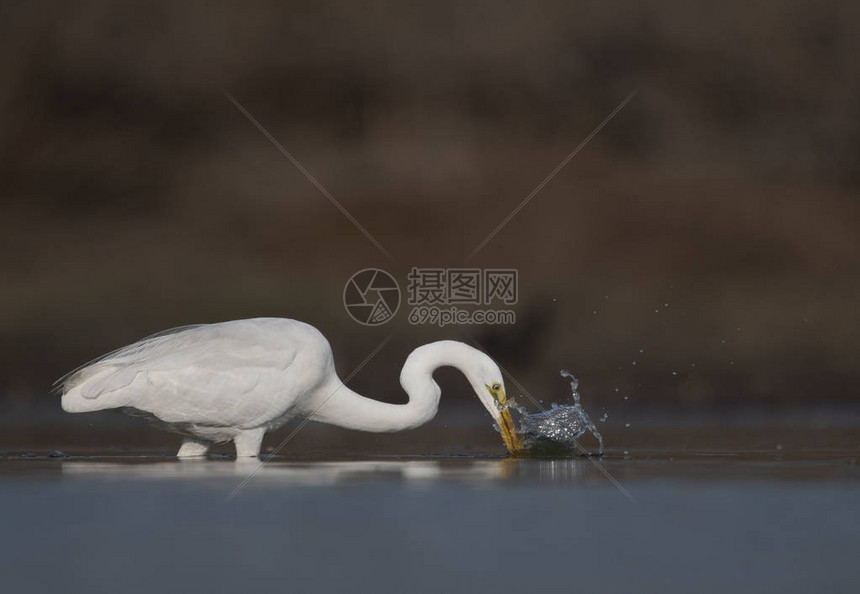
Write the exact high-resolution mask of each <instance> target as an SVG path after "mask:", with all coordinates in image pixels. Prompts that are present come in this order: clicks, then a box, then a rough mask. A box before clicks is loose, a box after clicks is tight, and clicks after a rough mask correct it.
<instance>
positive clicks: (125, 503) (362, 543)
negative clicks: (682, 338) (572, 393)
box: [0, 421, 860, 594]
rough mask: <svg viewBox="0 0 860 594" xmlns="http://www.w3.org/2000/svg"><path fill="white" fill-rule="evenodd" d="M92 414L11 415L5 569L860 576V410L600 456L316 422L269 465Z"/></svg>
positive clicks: (38, 583)
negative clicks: (557, 454) (62, 417)
mask: <svg viewBox="0 0 860 594" xmlns="http://www.w3.org/2000/svg"><path fill="white" fill-rule="evenodd" d="M12 425H13V423H12V422H11V421H10V429H11V428H12ZM639 425H642V423H638V424H637V426H639ZM15 426H20V425H15ZM130 427H135V426H130ZM85 429H86V431H87V433H80V434H71V433H62V432H54V433H52V432H50V431H47V432H45V431H42V432H41V433H39V434H38V435H36V436H35V437H34V436H31V435H29V434H26V433H21V432H19V433H14V432H13V431H11V430H10V431H6V432H5V433H4V434H3V435H2V436H0V518H1V519H2V520H0V575H2V584H3V590H2V591H4V592H57V591H71V592H110V593H115V592H133V593H134V592H142V593H153V592H169V591H180V590H184V591H189V592H197V591H209V592H252V591H261V590H263V589H266V590H273V591H294V592H314V591H321V592H344V591H353V592H398V593H400V592H408V593H413V592H417V593H422V592H428V593H430V592H432V593H433V594H439V593H440V592H490V591H492V592H577V591H581V592H660V593H663V592H719V593H724V592H809V591H822V592H857V591H858V589H860V564H858V563H857V556H858V553H860V465H858V459H860V431H858V429H857V427H856V424H854V423H847V424H846V423H843V426H838V424H836V423H834V424H831V426H830V427H826V426H817V427H799V426H783V427H770V428H761V427H755V426H741V425H735V426H732V427H724V426H698V427H688V428H681V429H678V428H677V427H675V429H674V430H672V431H669V430H667V429H665V428H660V429H655V428H651V429H641V428H640V429H638V432H637V429H636V428H635V427H634V428H631V429H630V430H627V431H621V430H617V431H615V432H614V433H613V432H612V431H608V432H607V433H608V435H607V443H608V444H609V447H608V449H607V455H606V456H604V457H603V458H602V459H599V460H589V459H586V458H577V459H567V460H510V459H507V458H505V457H503V456H502V451H501V450H500V444H499V442H498V437H497V436H496V435H495V434H493V433H492V432H491V431H488V430H487V428H486V427H479V428H476V427H462V428H457V427H453V426H451V427H445V426H444V425H442V426H439V425H437V426H436V427H435V428H434V427H431V428H429V429H427V430H425V431H424V432H422V431H421V430H419V431H416V432H409V433H404V434H400V435H397V434H395V435H391V436H372V435H367V434H358V433H351V432H343V431H340V430H336V429H325V428H318V429H314V428H312V427H311V426H309V427H308V428H307V429H306V430H304V431H303V433H302V435H301V439H296V440H295V441H294V442H293V443H291V444H290V446H289V447H288V448H286V449H285V451H284V455H282V456H277V457H274V458H273V459H271V460H269V461H268V462H267V463H266V464H265V465H263V466H262V467H260V463H259V462H247V461H246V462H245V463H236V462H234V461H233V460H232V459H229V458H228V457H226V456H223V455H222V456H219V455H216V456H213V457H212V458H210V459H208V460H204V461H182V462H180V461H178V460H176V459H174V458H172V457H171V454H172V453H173V451H174V447H175V444H173V442H174V441H176V440H175V439H174V438H172V437H169V436H168V437H166V438H165V437H164V436H163V435H162V434H160V433H158V432H153V433H151V434H150V433H146V434H141V435H136V434H134V433H132V432H128V433H126V431H127V430H126V429H125V428H120V429H117V430H116V431H117V432H116V433H114V434H111V433H109V432H108V431H107V430H106V429H103V428H101V427H98V428H92V429H90V428H85ZM90 436H92V439H91V440H90ZM106 436H107V438H108V439H109V443H122V444H126V445H124V446H123V448H122V449H120V448H118V447H110V448H105V447H104V446H98V445H97V440H103V441H104V440H106ZM28 440H29V441H28ZM88 440H90V441H88ZM149 441H154V442H155V443H156V444H157V445H155V446H138V447H135V446H134V445H133V444H134V443H138V444H145V443H148V442H149ZM267 443H270V445H269V446H268V447H269V449H271V448H272V446H273V445H277V439H275V440H273V441H272V442H267ZM21 444H24V445H23V446H22V445H21ZM128 444H132V445H128ZM52 449H63V451H65V452H66V453H67V454H71V456H70V457H65V458H49V457H47V454H48V453H49V452H50V451H51V450H52ZM219 451H221V452H223V453H227V452H229V448H227V449H223V450H219ZM625 452H626V453H625ZM249 476H250V477H251V478H250V479H249ZM243 483H244V484H243ZM237 488H238V490H237ZM231 495H234V496H232V497H231Z"/></svg>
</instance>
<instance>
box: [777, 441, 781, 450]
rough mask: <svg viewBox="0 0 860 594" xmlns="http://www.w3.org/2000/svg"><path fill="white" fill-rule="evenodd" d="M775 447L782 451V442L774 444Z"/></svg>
mask: <svg viewBox="0 0 860 594" xmlns="http://www.w3.org/2000/svg"><path fill="white" fill-rule="evenodd" d="M776 449H778V450H779V451H782V444H781V443H778V444H776Z"/></svg>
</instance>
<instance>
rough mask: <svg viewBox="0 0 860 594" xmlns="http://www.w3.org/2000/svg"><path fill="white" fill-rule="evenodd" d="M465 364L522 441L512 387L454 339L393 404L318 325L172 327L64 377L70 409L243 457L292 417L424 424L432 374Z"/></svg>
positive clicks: (432, 403)
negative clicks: (405, 398)
mask: <svg viewBox="0 0 860 594" xmlns="http://www.w3.org/2000/svg"><path fill="white" fill-rule="evenodd" d="M446 365H450V366H453V367H456V368H458V369H459V370H460V371H462V372H463V374H464V375H465V376H466V377H467V379H468V380H469V383H470V384H471V385H472V388H473V389H474V390H475V393H476V395H477V396H478V398H479V400H480V401H481V402H482V403H483V404H484V406H485V407H486V408H487V410H488V411H489V412H490V414H491V415H492V416H493V419H494V420H496V422H497V423H498V424H499V426H500V427H501V429H502V435H503V437H504V438H505V443H506V444H507V445H508V448H509V449H511V450H512V451H513V449H512V444H513V445H515V444H516V443H517V441H516V436H515V433H514V431H513V424H512V422H511V421H510V415H509V414H508V412H507V411H506V410H504V408H503V405H504V404H505V394H504V384H503V381H502V375H501V372H500V371H499V368H498V366H497V365H496V364H495V363H494V362H493V361H492V359H490V358H489V357H488V356H487V355H485V354H484V353H482V352H481V351H478V350H477V349H474V348H472V347H470V346H468V345H466V344H463V343H460V342H455V341H440V342H434V343H430V344H427V345H424V346H422V347H419V348H417V349H415V350H414V351H413V352H412V354H410V355H409V357H408V358H407V360H406V363H405V365H404V366H403V370H402V372H401V375H400V383H401V385H402V386H403V388H404V389H405V390H406V392H407V393H408V394H409V402H408V403H406V404H386V403H383V402H379V401H377V400H372V399H369V398H365V397H363V396H360V395H358V394H356V393H355V392H353V391H352V390H350V389H349V388H347V387H346V386H344V385H343V384H342V383H341V381H340V379H338V376H337V373H336V371H335V367H334V361H333V356H332V350H331V346H330V345H329V343H328V341H327V340H326V339H325V337H324V336H323V335H322V334H321V333H320V332H319V331H318V330H317V329H316V328H314V327H313V326H310V325H308V324H305V323H303V322H299V321H296V320H288V319H281V318H256V319H251V320H236V321H232V322H223V323H220V324H207V325H199V326H186V327H183V328H176V329H173V330H168V331H167V332H163V333H161V334H157V335H155V336H151V337H149V338H145V339H143V340H141V341H139V342H136V343H134V344H132V345H129V346H127V347H125V348H122V349H119V350H117V351H114V352H112V353H109V354H107V355H105V356H103V357H101V358H99V359H97V360H96V361H93V362H91V363H89V364H87V365H85V366H84V367H82V368H79V369H77V370H75V371H73V372H72V373H70V374H68V375H66V376H65V377H63V378H61V379H60V380H58V382H57V383H58V385H59V387H60V389H61V391H62V406H63V409H64V410H66V411H68V412H89V411H96V410H103V409H107V408H124V409H131V411H132V412H134V411H139V412H142V413H145V414H146V415H148V416H151V417H153V418H154V419H155V420H157V421H159V422H160V423H162V424H165V425H166V426H167V427H168V428H169V429H171V430H173V431H176V432H178V433H181V434H182V435H184V436H185V440H184V441H183V444H182V447H181V448H180V450H179V452H178V454H177V455H178V456H180V457H193V456H202V455H205V454H206V452H207V451H208V449H209V447H210V445H211V444H212V443H213V442H223V441H229V440H233V441H234V442H235V444H236V454H237V456H256V455H258V454H259V451H260V444H261V442H262V439H263V435H264V434H265V433H266V432H267V431H270V430H273V429H277V428H278V427H280V426H282V425H283V424H285V423H286V422H287V421H289V420H290V419H292V418H294V417H309V418H310V419H311V420H314V421H320V422H324V423H330V424H333V425H338V426H341V427H347V428H351V429H359V430H364V431H376V432H386V431H399V430H402V429H410V428H413V427H417V426H418V425H421V424H423V423H425V422H427V421H429V420H430V419H432V418H433V417H434V416H435V415H436V410H437V408H438V405H439V395H440V394H441V390H440V388H439V386H438V385H437V384H436V382H435V381H434V380H433V377H432V374H433V371H434V370H435V369H437V368H438V367H442V366H446Z"/></svg>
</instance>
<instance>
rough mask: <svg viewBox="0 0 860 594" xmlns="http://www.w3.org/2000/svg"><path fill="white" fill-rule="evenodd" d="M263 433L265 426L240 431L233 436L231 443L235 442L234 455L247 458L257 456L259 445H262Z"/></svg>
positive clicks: (264, 432)
mask: <svg viewBox="0 0 860 594" xmlns="http://www.w3.org/2000/svg"><path fill="white" fill-rule="evenodd" d="M265 434H266V428H265V427H258V428H256V429H247V430H245V431H241V432H240V433H239V434H238V435H236V437H234V438H233V443H235V444H236V457H237V458H247V457H252V456H259V455H260V446H261V445H263V436H264V435H265Z"/></svg>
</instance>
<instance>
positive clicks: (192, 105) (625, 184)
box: [0, 1, 860, 416]
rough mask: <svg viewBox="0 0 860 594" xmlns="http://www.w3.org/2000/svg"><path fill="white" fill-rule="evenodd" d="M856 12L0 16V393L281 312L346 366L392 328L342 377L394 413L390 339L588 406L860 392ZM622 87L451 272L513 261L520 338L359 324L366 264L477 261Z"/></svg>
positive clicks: (402, 275)
mask: <svg viewBox="0 0 860 594" xmlns="http://www.w3.org/2000/svg"><path fill="white" fill-rule="evenodd" d="M858 24H860V9H858V5H857V4H856V3H853V2H850V1H845V2H811V1H808V2H807V1H799V2H762V3H758V2H742V3H740V2H739V3H717V4H715V3H710V2H681V1H666V2H656V3H649V4H647V5H639V4H634V3H614V2H592V3H571V2H538V3H534V2H505V3H492V2H478V3H468V4H462V3H448V2H442V3H440V2H432V3H431V2H427V3H409V4H407V3H397V2H317V3H283V2H269V3H253V4H250V5H248V4H242V3H214V2H212V3H196V4H195V3H169V2H165V3H115V2H102V1H96V2H76V3H59V2H57V3H40V2H17V3H16V2H2V3H0V196H2V200H0V242H2V243H1V244H0V245H2V251H0V394H2V398H5V399H7V402H9V403H13V402H14V403H18V405H21V404H22V403H25V402H27V403H31V402H36V401H39V402H44V403H47V404H49V405H50V406H54V407H58V406H59V403H58V402H56V400H54V399H53V397H51V396H50V395H49V394H48V390H49V387H50V384H51V382H52V381H53V380H54V379H55V378H56V377H57V376H59V375H61V374H62V373H64V372H65V371H67V370H68V369H70V368H72V367H74V366H76V365H78V364H80V363H82V362H85V361H86V360H88V359H90V358H92V357H94V356H96V355H98V354H101V353H103V352H105V351H108V350H111V349H113V348H116V347H118V346H121V345H123V344H126V343H128V342H131V341H133V340H135V339H137V338H140V337H142V336H144V335H147V334H149V333H152V332H155V331H158V330H161V329H164V328H168V327H171V326H176V325H183V324H189V323H200V322H214V321H221V320H225V319H233V318H242V317H256V316H284V317H295V318H298V319H302V320H305V321H308V322H310V323H312V324H314V325H316V326H317V327H319V328H320V329H321V330H322V331H323V332H324V333H325V334H326V335H327V336H328V338H329V340H330V341H331V342H332V345H333V346H334V349H335V356H336V359H337V361H338V368H339V370H340V372H341V374H342V375H344V376H345V375H347V374H349V372H350V371H351V370H352V369H353V368H355V366H356V365H358V364H359V362H361V361H362V360H363V359H364V358H365V357H366V356H367V354H368V353H370V352H371V351H372V350H373V349H374V348H375V347H376V346H377V345H378V344H379V343H380V342H381V341H382V340H383V339H384V338H385V337H386V336H388V335H389V334H391V333H392V332H393V333H394V339H393V340H392V341H391V342H390V343H389V344H388V345H387V346H386V347H385V349H384V350H383V351H382V352H381V353H380V354H379V355H378V356H377V357H376V358H374V359H373V360H372V361H371V362H370V363H369V364H368V365H367V366H366V367H365V368H364V369H363V370H362V372H361V373H359V374H358V375H357V376H356V377H355V378H354V379H353V380H352V382H351V385H352V386H353V387H354V388H355V389H358V390H360V391H364V392H366V393H368V395H375V396H377V397H379V398H382V399H388V400H395V401H396V400H398V399H402V398H403V397H402V396H401V395H400V394H399V392H398V390H399V388H398V385H397V376H398V371H399V366H400V365H401V364H402V361H403V360H404V358H405V357H406V355H407V353H408V352H409V350H411V349H412V348H414V347H415V346H417V345H418V344H420V343H422V342H426V341H429V340H433V339H438V338H458V337H459V338H461V339H464V340H468V339H469V337H473V338H475V339H477V341H478V342H479V343H480V344H482V345H483V346H484V347H485V348H486V349H487V350H488V351H489V352H490V354H492V355H493V356H494V357H496V358H497V359H498V360H499V361H500V362H501V363H502V365H504V366H505V368H507V369H508V370H509V371H510V372H511V373H512V374H513V375H514V377H516V378H517V379H518V380H519V381H520V383H522V384H523V385H524V386H525V387H526V388H527V389H528V390H529V391H530V392H532V393H533V394H535V395H536V396H540V397H543V398H547V399H548V400H552V399H558V398H559V397H561V396H562V395H564V394H565V393H566V386H565V385H564V383H562V382H561V381H560V380H559V379H558V377H557V371H558V370H559V369H561V368H563V367H564V368H568V369H570V370H572V371H573V372H574V373H575V374H576V375H577V376H579V377H580V378H581V380H582V392H583V394H584V397H585V398H586V402H587V403H588V402H591V403H593V406H594V407H595V410H594V411H593V412H595V416H598V415H599V407H598V405H600V406H603V407H606V406H610V405H612V406H619V405H621V403H622V402H630V403H631V406H632V405H634V403H638V404H639V405H640V406H643V405H647V406H651V405H652V404H653V405H680V406H688V407H695V406H702V405H718V406H727V407H730V406H732V405H735V404H738V403H757V404H767V403H779V404H780V405H782V404H783V403H792V402H793V403H798V402H831V401H843V402H844V401H854V402H856V401H857V399H858V388H860V371H858V368H857V365H856V356H857V353H858V352H860V333H858V329H860V328H859V327H860V324H858V316H857V313H856V303H857V297H858V288H860V282H858V279H860V277H858V271H859V270H858V256H857V247H858V246H857V237H858V220H857V195H858V187H860V169H858V165H857V164H858V160H860V63H858V62H860V52H858V48H857V39H858V34H860V27H858ZM222 88H223V89H226V90H228V91H229V92H230V93H231V94H232V95H233V96H235V97H236V99H237V100H238V101H239V102H241V103H242V104H243V105H244V106H245V108H247V109H248V110H249V111H250V113H252V114H254V116H255V117H256V118H257V119H258V120H259V121H260V122H261V123H262V125H263V126H265V127H266V129H267V130H268V131H269V132H270V133H271V134H272V135H273V136H274V137H275V138H277V139H278V140H279V141H280V142H281V143H282V144H283V145H284V147H285V148H286V149H287V150H288V151H290V152H291V153H292V154H293V155H294V156H295V157H296V159H298V161H299V162H301V163H302V165H303V166H304V167H306V168H307V169H308V171H309V172H310V173H311V174H312V175H313V176H314V177H315V178H316V179H317V180H319V182H320V183H321V184H322V185H323V186H324V187H325V188H326V189H327V190H328V191H330V192H331V194H332V195H333V196H334V197H336V198H337V199H338V200H339V201H340V203H341V204H342V205H343V206H344V207H345V208H346V209H347V210H348V211H349V212H350V213H351V214H352V215H353V216H355V218H356V219H357V220H358V221H360V222H361V224H362V225H364V226H365V227H366V228H367V229H368V231H369V232H370V233H371V234H373V236H374V237H375V238H376V239H377V240H378V241H379V242H380V243H381V244H382V245H383V246H384V247H385V248H386V249H387V250H388V251H389V252H390V253H391V254H392V255H393V256H394V262H390V261H389V260H388V259H387V258H385V256H384V255H382V254H381V253H380V251H378V250H377V249H376V248H375V247H374V246H373V245H372V244H371V243H370V242H369V241H368V240H367V239H366V238H365V237H364V236H363V235H362V234H361V233H360V231H358V230H357V229H356V228H355V227H354V226H353V225H352V224H351V223H350V222H349V221H348V220H347V219H346V218H345V217H344V216H343V215H342V214H341V213H340V212H338V211H337V209H335V208H334V207H333V206H332V204H330V203H329V201H328V200H327V199H326V198H325V197H324V196H323V195H322V194H321V193H320V192H319V191H318V190H317V189H316V188H315V187H314V186H313V185H312V184H310V183H309V182H308V181H307V180H306V179H305V178H304V177H303V176H302V175H301V173H300V172H299V171H298V170H297V169H296V168H295V167H294V166H293V165H292V164H290V163H289V161H287V160H286V159H285V158H284V157H283V156H282V155H281V154H280V153H279V152H278V151H277V150H276V149H275V148H274V147H273V146H272V144H271V143H270V142H269V141H268V140H267V139H266V138H265V137H264V136H263V135H262V134H261V133H260V132H259V131H258V130H257V129H256V128H254V126H253V125H252V124H251V123H250V122H249V121H248V120H247V119H246V118H245V117H244V116H243V115H242V114H241V113H240V112H239V111H238V110H237V109H236V107H234V105H232V104H231V103H230V101H229V100H228V99H226V98H225V96H224V95H223V94H222V92H221V89H222ZM637 89H638V94H637V95H636V96H635V98H633V100H632V101H630V102H629V103H628V104H627V105H626V106H625V107H624V108H623V109H622V110H621V111H620V112H619V113H618V115H617V116H616V117H615V118H614V119H613V120H612V121H611V122H610V123H608V124H607V126H606V127H605V128H604V129H603V130H602V131H601V132H600V133H599V134H597V135H596V136H595V137H594V139H593V140H592V141H591V142H590V143H589V144H588V145H587V146H586V147H585V148H584V149H583V150H582V151H581V152H580V153H579V154H578V155H577V156H576V157H574V158H573V159H572V160H571V161H570V163H569V164H568V165H567V167H566V168H565V169H563V170H562V171H561V172H560V173H559V174H558V175H557V176H556V177H555V178H554V179H553V180H552V181H551V182H550V183H548V184H547V185H546V187H544V188H543V190H542V191H541V192H540V193H539V194H538V195H537V196H536V197H535V198H534V199H533V200H532V201H531V202H530V203H529V204H528V205H527V206H526V207H525V208H524V209H523V210H522V211H521V212H520V213H519V214H518V215H517V216H516V217H514V218H513V219H512V220H511V221H510V222H509V223H508V224H507V226H506V227H505V228H504V230H503V231H502V232H501V233H499V235H498V236H496V237H495V238H494V239H493V240H492V241H491V242H490V243H489V244H487V246H486V247H485V248H484V249H483V250H481V251H480V252H479V253H478V254H477V255H476V256H475V257H474V258H472V259H471V260H469V261H468V263H469V265H474V266H481V267H501V268H517V269H519V271H520V301H519V303H518V304H517V306H516V307H515V310H516V312H517V315H518V323H517V325H516V326H514V327H495V328H488V327H467V328H458V327H449V328H444V329H439V328H428V327H425V328H414V327H412V326H410V325H409V324H408V323H407V322H406V310H405V309H401V311H400V313H399V314H398V316H397V319H396V320H394V321H392V322H391V323H389V324H386V325H384V326H381V327H378V328H365V327H362V326H359V325H358V324H356V323H355V322H353V321H352V320H351V319H350V318H349V317H348V315H347V314H346V312H345V311H344V308H343V305H342V292H343V287H344V284H345V283H346V281H347V279H348V278H349V277H350V276H351V275H352V274H353V273H354V272H356V271H357V270H359V269H361V268H366V267H370V266H378V267H380V268H385V269H387V270H389V271H391V272H392V273H394V274H395V276H397V278H398V280H400V281H401V286H405V281H406V273H407V272H408V270H409V268H410V267H412V266H438V267H444V266H462V265H464V262H466V256H467V254H469V252H471V251H472V250H473V249H474V248H475V247H476V246H477V245H478V244H480V243H481V241H482V240H483V239H484V238H485V237H486V236H487V235H488V234H489V233H490V232H491V231H492V230H493V229H494V228H495V227H496V226H497V225H498V224H499V223H500V222H501V221H502V220H503V219H504V218H505V217H506V216H507V215H508V214H509V213H510V212H511V211H512V210H513V209H514V208H515V207H516V206H517V205H518V204H519V203H520V202H521V201H522V200H523V198H524V197H525V196H527V195H528V194H529V192H531V191H532V190H533V189H534V188H535V186H537V185H538V183H540V182H541V180H543V179H544V178H545V177H546V176H547V175H548V174H549V172H550V171H552V170H553V168H555V167H556V165H558V163H560V162H561V161H562V159H563V158H564V157H565V156H566V155H567V154H568V153H569V152H570V151H571V150H572V149H573V148H574V147H575V146H576V145H578V144H579V143H580V142H581V141H582V140H583V139H584V138H585V137H586V136H587V135H588V134H589V133H590V132H591V131H592V130H593V129H594V128H595V127H596V126H597V125H598V124H599V123H600V122H601V121H602V120H603V119H604V118H605V117H606V116H607V115H608V114H609V113H610V112H611V111H612V110H613V109H614V108H615V107H616V106H617V105H618V104H619V103H621V101H623V99H624V98H625V97H626V96H627V95H628V94H629V93H631V92H632V91H634V90H637ZM665 304H668V306H666V305H665ZM634 361H635V364H634ZM673 372H674V373H673ZM442 384H443V388H445V389H446V390H445V391H446V395H447V397H448V398H453V399H456V398H465V397H467V396H468V388H467V385H466V383H465V381H464V380H462V379H458V378H457V377H456V374H453V373H443V374H442ZM508 385H509V391H510V392H511V393H513V394H514V395H516V393H517V392H518V391H517V390H516V389H515V388H514V387H513V386H512V384H511V383H510V382H509V384H508ZM616 388H617V390H616ZM625 395H626V396H628V397H629V401H623V400H622V398H623V396H625ZM443 400H444V398H443ZM28 406H29V405H28ZM476 414H477V413H476Z"/></svg>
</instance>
